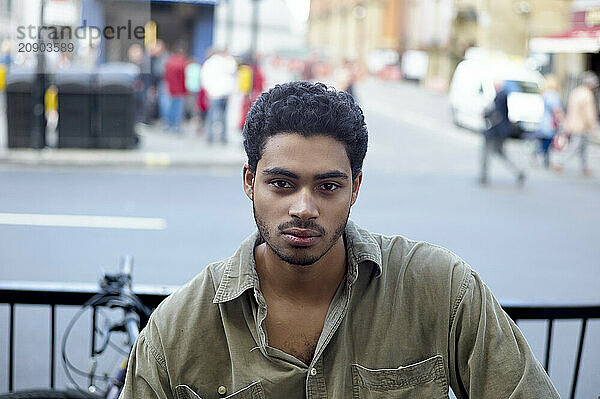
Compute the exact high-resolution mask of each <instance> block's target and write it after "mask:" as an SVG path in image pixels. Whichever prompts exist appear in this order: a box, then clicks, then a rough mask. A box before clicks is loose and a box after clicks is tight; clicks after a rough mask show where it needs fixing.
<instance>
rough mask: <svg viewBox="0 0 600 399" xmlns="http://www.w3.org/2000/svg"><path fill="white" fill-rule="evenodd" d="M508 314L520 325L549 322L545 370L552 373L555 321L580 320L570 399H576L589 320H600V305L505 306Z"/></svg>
mask: <svg viewBox="0 0 600 399" xmlns="http://www.w3.org/2000/svg"><path fill="white" fill-rule="evenodd" d="M502 307H503V308H504V310H505V311H506V313H508V315H509V316H510V317H511V318H512V319H513V320H514V321H515V323H517V324H518V322H519V320H548V327H547V329H546V348H545V356H544V368H545V369H546V372H550V352H551V350H552V328H553V326H554V321H555V320H567V319H575V320H577V319H579V320H581V327H580V329H579V342H578V344H577V355H576V358H575V359H576V360H575V368H574V370H573V378H572V379H571V391H570V394H569V398H570V399H574V398H575V391H576V389H577V380H578V379H579V369H580V366H581V355H582V352H583V341H584V340H585V332H586V329H587V324H588V320H589V319H600V305H555V304H548V305H541V304H536V305H527V304H504V305H502Z"/></svg>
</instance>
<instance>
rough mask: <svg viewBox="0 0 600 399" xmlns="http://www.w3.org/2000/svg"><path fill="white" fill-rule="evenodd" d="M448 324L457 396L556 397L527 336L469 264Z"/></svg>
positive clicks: (452, 379) (452, 385) (453, 387)
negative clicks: (526, 338)
mask: <svg viewBox="0 0 600 399" xmlns="http://www.w3.org/2000/svg"><path fill="white" fill-rule="evenodd" d="M458 301H459V302H458V305H457V306H456V310H455V312H454V313H453V315H454V316H453V319H452V320H451V325H450V346H449V348H450V364H449V367H450V369H451V371H452V372H451V373H450V376H451V377H450V379H451V381H450V383H451V387H452V390H453V391H454V393H455V394H456V397H457V398H515V399H516V398H528V399H533V398H544V399H548V398H558V399H559V395H558V393H557V392H556V389H555V388H554V386H553V385H552V382H551V381H550V378H549V377H548V375H547V374H546V371H545V370H544V369H543V367H542V366H541V364H540V363H539V362H538V361H537V359H536V358H535V357H534V355H533V353H532V351H531V349H530V347H529V345H528V344H527V341H526V340H525V337H524V336H523V334H522V333H521V331H520V330H519V328H518V327H517V325H516V324H515V323H514V322H513V321H512V320H511V319H510V318H509V317H508V315H507V314H506V313H505V312H504V310H503V309H502V307H501V306H500V305H499V304H498V302H497V301H496V298H494V296H493V295H492V293H491V291H490V289H489V288H488V287H487V286H486V285H485V284H484V283H483V282H482V281H481V279H480V278H479V276H478V275H477V274H476V273H475V272H474V271H472V270H470V269H467V271H466V274H465V276H464V279H463V284H462V286H461V293H460V295H459V298H458Z"/></svg>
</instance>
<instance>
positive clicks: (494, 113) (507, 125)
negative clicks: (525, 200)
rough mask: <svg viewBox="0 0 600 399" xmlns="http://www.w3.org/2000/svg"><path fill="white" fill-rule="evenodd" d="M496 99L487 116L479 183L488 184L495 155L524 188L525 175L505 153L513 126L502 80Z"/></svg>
mask: <svg viewBox="0 0 600 399" xmlns="http://www.w3.org/2000/svg"><path fill="white" fill-rule="evenodd" d="M494 88H495V89H496V97H495V98H494V103H493V105H492V107H491V109H490V110H489V111H488V113H487V115H486V123H487V124H488V126H487V128H486V129H485V130H484V132H483V136H484V143H483V154H482V159H481V176H480V177H479V183H481V184H482V185H486V184H488V162H489V158H490V155H491V154H495V155H496V156H497V157H498V158H499V159H501V160H502V161H504V164H505V165H506V167H507V168H508V169H510V170H511V171H512V172H513V173H514V174H515V176H516V179H517V184H518V185H519V186H522V185H523V183H524V182H525V173H524V172H523V171H522V170H521V169H519V167H518V166H517V165H516V164H515V163H514V162H513V161H511V160H510V159H509V158H508V157H507V156H506V153H505V152H504V142H505V141H506V139H507V138H508V137H509V136H510V133H511V129H512V124H511V122H510V120H509V119H508V94H509V90H508V87H507V84H506V83H505V82H503V81H501V80H498V81H495V82H494Z"/></svg>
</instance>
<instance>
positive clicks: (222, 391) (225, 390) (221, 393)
mask: <svg viewBox="0 0 600 399" xmlns="http://www.w3.org/2000/svg"><path fill="white" fill-rule="evenodd" d="M217 392H219V395H225V394H226V393H227V388H225V387H224V386H223V385H221V386H220V387H219V389H217Z"/></svg>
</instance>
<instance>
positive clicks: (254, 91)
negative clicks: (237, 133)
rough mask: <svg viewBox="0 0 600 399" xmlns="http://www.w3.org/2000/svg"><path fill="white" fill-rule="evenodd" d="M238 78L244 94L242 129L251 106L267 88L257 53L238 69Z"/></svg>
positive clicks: (241, 111) (240, 124)
mask: <svg viewBox="0 0 600 399" xmlns="http://www.w3.org/2000/svg"><path fill="white" fill-rule="evenodd" d="M238 79H239V88H240V92H241V94H242V104H241V107H240V122H239V124H238V127H239V128H240V130H242V129H243V128H244V123H246V116H247V115H248V111H250V107H251V106H252V104H254V101H256V99H257V98H258V96H259V95H260V94H261V93H262V92H263V90H264V88H265V74H264V73H263V70H262V68H261V66H260V57H259V56H256V55H255V56H254V57H248V58H247V59H246V60H244V63H243V64H242V65H240V67H239V69H238Z"/></svg>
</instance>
